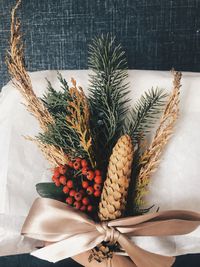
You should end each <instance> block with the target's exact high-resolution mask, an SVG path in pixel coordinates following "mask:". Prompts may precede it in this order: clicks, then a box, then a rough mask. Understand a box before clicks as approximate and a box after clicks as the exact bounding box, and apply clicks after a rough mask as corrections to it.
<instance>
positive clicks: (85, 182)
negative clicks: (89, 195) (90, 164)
mask: <svg viewBox="0 0 200 267" xmlns="http://www.w3.org/2000/svg"><path fill="white" fill-rule="evenodd" d="M88 186H89V183H88V181H83V182H82V187H83V188H85V189H86V188H88Z"/></svg>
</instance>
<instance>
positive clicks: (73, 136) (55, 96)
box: [38, 73, 85, 157]
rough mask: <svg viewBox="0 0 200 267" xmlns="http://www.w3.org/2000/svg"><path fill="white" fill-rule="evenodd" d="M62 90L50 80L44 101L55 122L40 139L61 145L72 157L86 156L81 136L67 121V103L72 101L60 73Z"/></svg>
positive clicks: (65, 82)
mask: <svg viewBox="0 0 200 267" xmlns="http://www.w3.org/2000/svg"><path fill="white" fill-rule="evenodd" d="M58 79H59V81H60V83H61V90H60V91H56V90H55V89H54V88H53V87H52V85H51V83H50V82H49V81H47V82H48V87H47V92H46V94H45V95H44V96H43V98H42V101H43V103H44V105H45V106H46V107H47V109H48V111H49V112H50V114H51V115H52V117H53V118H54V123H52V124H49V125H48V131H46V132H44V133H40V134H39V135H38V139H39V140H40V141H42V142H43V143H46V144H50V145H55V146H58V147H61V148H62V149H63V150H64V152H65V153H66V154H68V155H70V156H71V157H76V156H83V157H84V156H85V151H84V149H83V148H82V147H81V145H80V140H79V136H78V134H77V133H76V131H75V130H74V129H72V128H71V127H70V126H69V125H68V124H67V122H66V116H67V115H69V112H68V110H67V103H68V101H71V100H72V99H71V95H70V93H69V86H68V83H67V81H66V80H65V79H64V78H63V77H62V75H61V74H60V73H58Z"/></svg>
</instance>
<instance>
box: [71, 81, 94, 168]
mask: <svg viewBox="0 0 200 267" xmlns="http://www.w3.org/2000/svg"><path fill="white" fill-rule="evenodd" d="M72 84H73V87H71V88H70V95H71V98H72V101H68V105H67V110H68V111H69V113H70V114H69V115H67V116H66V120H67V123H68V125H69V126H70V127H71V128H73V129H74V130H75V131H76V132H77V134H78V135H79V138H80V145H81V146H82V147H83V149H84V150H85V152H86V153H87V155H88V158H89V160H90V163H91V165H92V167H95V165H96V163H95V160H94V153H93V149H92V137H91V131H90V125H89V116H90V111H89V106H88V101H87V98H86V96H85V94H84V92H83V89H82V88H81V87H78V88H77V86H76V81H75V80H74V79H72Z"/></svg>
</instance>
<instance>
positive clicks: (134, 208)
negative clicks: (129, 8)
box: [6, 0, 200, 267]
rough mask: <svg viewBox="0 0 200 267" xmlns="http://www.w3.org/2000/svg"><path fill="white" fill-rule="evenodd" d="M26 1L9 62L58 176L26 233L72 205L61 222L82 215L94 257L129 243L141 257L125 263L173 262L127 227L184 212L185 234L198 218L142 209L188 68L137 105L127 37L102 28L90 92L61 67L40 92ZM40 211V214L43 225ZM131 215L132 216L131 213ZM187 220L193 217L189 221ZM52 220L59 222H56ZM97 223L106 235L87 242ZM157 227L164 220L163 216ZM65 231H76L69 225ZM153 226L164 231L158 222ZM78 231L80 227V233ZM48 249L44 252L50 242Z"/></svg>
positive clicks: (44, 191) (40, 188)
mask: <svg viewBox="0 0 200 267" xmlns="http://www.w3.org/2000/svg"><path fill="white" fill-rule="evenodd" d="M20 3H21V1H20V0H19V1H17V4H16V6H15V7H14V8H13V10H12V21H11V39H10V50H9V51H8V54H7V59H6V62H7V66H8V69H9V72H10V74H11V77H12V78H13V80H12V81H13V83H14V85H15V86H16V88H17V89H18V90H19V92H20V93H21V94H22V96H23V97H24V99H25V102H26V107H27V109H28V111H29V112H30V113H31V114H32V115H33V116H35V118H36V119H37V120H38V122H39V125H40V128H41V132H40V133H39V134H38V135H37V136H36V137H27V139H28V140H31V141H33V142H35V143H36V144H37V145H38V147H39V148H40V149H41V151H42V152H43V154H44V156H45V157H46V158H47V160H48V161H49V162H50V164H51V166H52V182H49V183H39V184H37V185H36V189H37V192H38V194H39V195H40V196H41V197H42V198H43V199H54V200H57V201H53V202H52V201H50V202H47V201H46V200H44V202H43V201H40V204H37V203H38V202H37V203H36V204H35V206H36V208H35V206H34V205H33V206H34V208H32V209H33V211H32V212H30V213H31V215H30V216H28V219H27V220H28V223H25V226H24V228H23V229H25V230H22V233H24V234H26V233H27V232H28V236H29V237H34V235H33V232H32V231H33V230H34V231H35V236H36V238H38V236H39V232H40V230H41V229H40V228H39V229H37V226H38V225H39V221H40V219H41V218H42V219H41V220H42V225H45V224H49V223H51V220H50V219H49V218H48V217H49V216H50V217H52V216H53V215H52V213H51V212H50V211H49V210H48V207H50V210H51V209H52V210H55V212H57V211H63V210H65V213H63V212H61V213H59V216H60V219H58V225H59V224H60V225H62V221H63V220H64V219H63V217H62V216H66V218H68V221H66V223H67V222H68V223H69V222H70V220H71V219H72V218H73V219H74V222H75V225H76V227H77V229H75V230H76V231H79V224H78V222H79V223H81V221H83V224H84V227H85V230H83V232H84V231H86V232H84V234H86V235H88V236H87V237H86V243H85V244H87V246H86V245H85V247H84V246H83V245H82V246H83V247H81V248H80V251H82V252H85V251H88V250H89V249H90V250H89V251H90V252H89V254H88V261H89V262H90V261H92V260H96V261H97V262H102V261H103V262H104V260H111V259H112V258H113V255H114V254H115V253H116V252H120V251H121V249H122V248H124V250H125V251H126V252H127V253H128V255H129V257H130V258H131V259H132V261H133V262H134V263H133V262H132V264H133V265H129V264H128V263H126V262H125V261H123V262H122V264H123V266H127V267H128V266H136V265H137V266H143V267H144V266H145V267H149V266H152V265H151V264H152V262H153V265H154V266H156V267H157V266H161V265H162V266H171V264H172V263H173V261H174V260H173V259H172V258H171V257H165V256H161V255H156V254H153V253H148V252H144V250H139V248H138V247H137V248H136V247H135V246H134V245H133V244H132V243H130V242H129V241H127V238H126V237H124V236H123V235H122V234H120V231H122V233H128V232H127V228H126V227H127V226H129V224H130V229H129V232H130V233H132V232H134V231H133V230H131V227H133V225H134V224H136V225H137V224H138V222H137V219H136V221H134V223H133V220H135V218H137V217H138V218H142V219H141V221H140V223H142V222H146V223H147V224H148V220H149V221H150V232H151V229H153V228H152V221H151V220H154V221H155V222H156V220H159V219H160V218H161V224H162V223H164V224H165V221H164V220H165V219H166V220H168V222H169V220H170V219H171V220H172V221H173V222H174V223H175V220H176V219H178V223H180V222H181V226H182V230H180V231H179V233H178V234H184V233H188V232H189V231H191V230H192V229H193V228H194V226H195V227H197V225H198V224H199V221H200V218H199V214H194V213H192V214H191V212H185V213H184V212H181V211H177V212H176V213H173V212H172V213H170V212H168V213H167V212H166V213H163V214H160V213H159V214H158V215H157V214H156V213H152V215H150V217H148V216H149V215H148V216H147V217H142V216H140V215H142V214H145V213H147V212H148V211H150V209H151V208H152V207H148V206H147V205H148V204H147V205H146V203H145V195H146V194H147V193H148V185H149V182H150V180H151V176H152V173H153V172H155V171H156V169H157V167H158V164H159V160H160V156H161V154H162V152H163V150H164V148H165V146H166V144H167V142H168V140H169V138H170V136H171V134H172V132H173V128H174V124H175V122H176V119H177V117H178V112H179V107H178V104H179V93H180V87H181V85H180V81H181V73H180V72H176V71H173V72H172V74H173V89H172V92H171V94H170V95H167V94H166V93H165V92H164V90H162V89H159V88H155V89H154V88H152V89H150V90H149V91H147V92H145V93H144V95H142V96H141V98H140V99H139V100H138V101H137V102H136V104H135V105H134V106H131V104H130V99H129V90H130V89H129V84H128V83H127V78H128V71H127V62H126V58H125V53H124V51H123V49H122V47H121V45H120V44H118V45H117V44H116V41H115V38H112V37H111V36H110V35H102V36H100V37H98V38H95V39H94V40H93V41H92V43H91V45H90V46H89V60H88V66H89V68H90V69H91V70H92V75H91V76H90V86H89V88H88V90H89V94H88V95H86V94H85V92H84V90H83V88H81V87H80V86H78V85H77V83H76V81H75V79H73V78H72V79H71V82H70V83H68V82H67V81H66V80H65V79H64V78H63V77H62V75H61V74H60V73H58V79H59V81H60V84H61V88H60V90H57V89H55V88H53V87H52V85H51V83H50V82H49V81H48V87H47V91H46V93H45V94H44V95H43V97H42V98H39V97H37V96H36V94H35V93H34V90H33V87H32V84H31V79H30V77H29V75H28V73H27V70H26V67H25V60H24V45H23V40H22V34H21V30H20V21H19V19H18V18H16V11H17V8H18V7H19V5H20ZM156 125H157V126H156ZM155 126H156V129H154V128H155ZM152 129H154V130H155V135H154V137H153V138H152V139H149V133H150V131H151V130H152ZM147 140H148V141H147ZM41 203H42V204H41ZM43 203H44V205H45V209H44V207H43ZM63 203H65V204H63ZM155 204H156V203H155ZM40 205H41V206H42V208H41V207H40ZM63 205H64V206H63ZM69 206H72V207H73V208H72V209H71V208H69ZM67 207H68V208H67ZM38 210H39V212H38V213H37V211H38ZM43 211H44V212H46V213H48V216H46V217H47V218H46V220H45V219H44V216H43V214H42V216H41V217H40V212H41V213H43ZM49 212H50V215H49ZM33 214H34V216H33ZM65 214H66V215H65ZM76 214H77V215H76ZM84 214H86V215H87V216H88V217H85V215H84ZM162 216H164V217H162ZM29 217H30V218H29ZM71 217H72V218H71ZM34 218H36V221H37V223H36V226H35V225H34ZM52 218H53V220H54V219H55V218H54V217H52ZM124 218H127V220H125V221H124ZM162 218H163V219H162ZM116 219H119V220H116ZM181 219H182V221H181ZM43 220H44V221H43ZM91 220H92V221H91ZM192 220H193V221H192ZM30 221H31V224H30ZM184 221H187V222H186V224H184ZM188 221H192V227H193V228H192V227H189V225H190V223H188ZM194 221H195V223H194ZM44 222H45V223H44ZM118 224H119V229H121V230H119V229H118V228H116V229H117V231H116V229H115V227H118ZM164 224H163V225H164ZM31 225H34V227H33V228H32V226H31ZM88 225H90V229H89V230H88ZM51 227H54V225H50V228H51ZM57 227H58V228H59V226H57ZM69 227H72V228H73V227H74V225H72V223H71V225H70V223H69ZM81 227H82V226H81ZM84 227H83V228H84ZM93 227H94V228H95V231H97V230H98V233H99V234H101V235H103V237H102V236H101V239H99V240H101V241H100V242H97V241H95V242H96V243H95V242H94V244H95V245H94V246H91V247H90V246H89V247H88V244H89V243H90V242H87V239H88V238H89V239H91V238H93V237H92V236H90V233H91V232H92V231H93V230H94V229H93ZM123 227H125V230H123ZM154 227H157V226H156V224H155V226H154ZM163 227H165V226H163ZM147 228H148V227H147ZM27 229H28V230H27ZM48 229H49V228H48ZM52 229H54V228H52ZM66 231H68V232H69V233H70V234H71V235H72V232H70V231H71V230H70V229H67V227H66ZM76 231H75V233H76ZM123 231H124V232H123ZM150 232H149V233H150ZM161 232H162V231H161ZM138 233H140V231H139V232H138ZM141 233H143V232H141ZM153 233H154V234H156V235H157V236H159V235H160V232H159V231H158V232H156V230H155V231H154V232H153ZM166 234H168V235H172V234H177V227H174V228H173V227H171V228H169V230H167V231H166ZM79 235H80V234H79ZM79 235H78V234H77V238H78V236H79ZM52 236H53V237H52ZM40 238H41V240H46V241H51V242H52V241H53V242H59V241H60V237H59V236H58V238H55V237H54V232H53V235H52V233H50V234H49V235H47V233H46V232H45V233H42V234H41V237H40ZM63 239H66V240H65V242H70V241H67V240H70V235H69V236H68V238H66V236H65V235H64V237H63ZM61 240H62V239H61ZM91 240H92V239H91ZM93 241H94V240H93ZM69 244H70V243H69ZM69 244H68V245H69ZM58 245H59V244H58ZM50 247H51V246H50ZM130 248H131V249H130ZM54 249H55V250H58V255H56V253H55V258H54V260H55V261H56V260H60V259H62V258H64V257H65V255H67V256H73V255H76V253H75V252H73V253H71V254H66V253H69V252H66V251H65V252H64V254H63V255H62V256H60V255H61V254H62V253H61V251H62V250H63V249H64V248H63V246H60V247H58V246H55V247H54ZM77 249H78V248H77ZM68 250H70V249H69V246H68ZM72 250H73V249H72ZM41 251H42V252H41V253H43V251H44V250H41ZM45 251H46V250H45ZM80 251H79V252H80ZM45 253H46V256H45V257H42V256H41V258H44V259H49V258H50V257H51V254H52V253H51V249H50V250H49V251H48V252H45ZM77 253H78V252H77ZM39 254H40V252H39ZM132 254H134V255H133V256H132ZM135 254H138V255H139V256H138V258H137V257H136V258H135ZM145 255H146V257H145ZM123 260H124V259H123ZM151 260H152V261H151ZM135 263H136V265H135ZM163 264H166V265H163ZM94 266H96V265H94ZM106 266H107V265H106Z"/></svg>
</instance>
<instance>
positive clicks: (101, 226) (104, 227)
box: [96, 222, 120, 244]
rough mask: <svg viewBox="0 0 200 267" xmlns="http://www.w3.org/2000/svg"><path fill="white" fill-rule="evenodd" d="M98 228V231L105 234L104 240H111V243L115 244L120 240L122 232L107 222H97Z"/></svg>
mask: <svg viewBox="0 0 200 267" xmlns="http://www.w3.org/2000/svg"><path fill="white" fill-rule="evenodd" d="M96 228H97V231H99V232H100V233H101V234H102V235H104V240H103V241H105V242H110V243H111V244H115V243H116V242H118V239H119V237H120V232H119V231H117V230H116V229H115V228H114V227H112V226H108V223H107V222H101V223H97V224H96Z"/></svg>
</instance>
